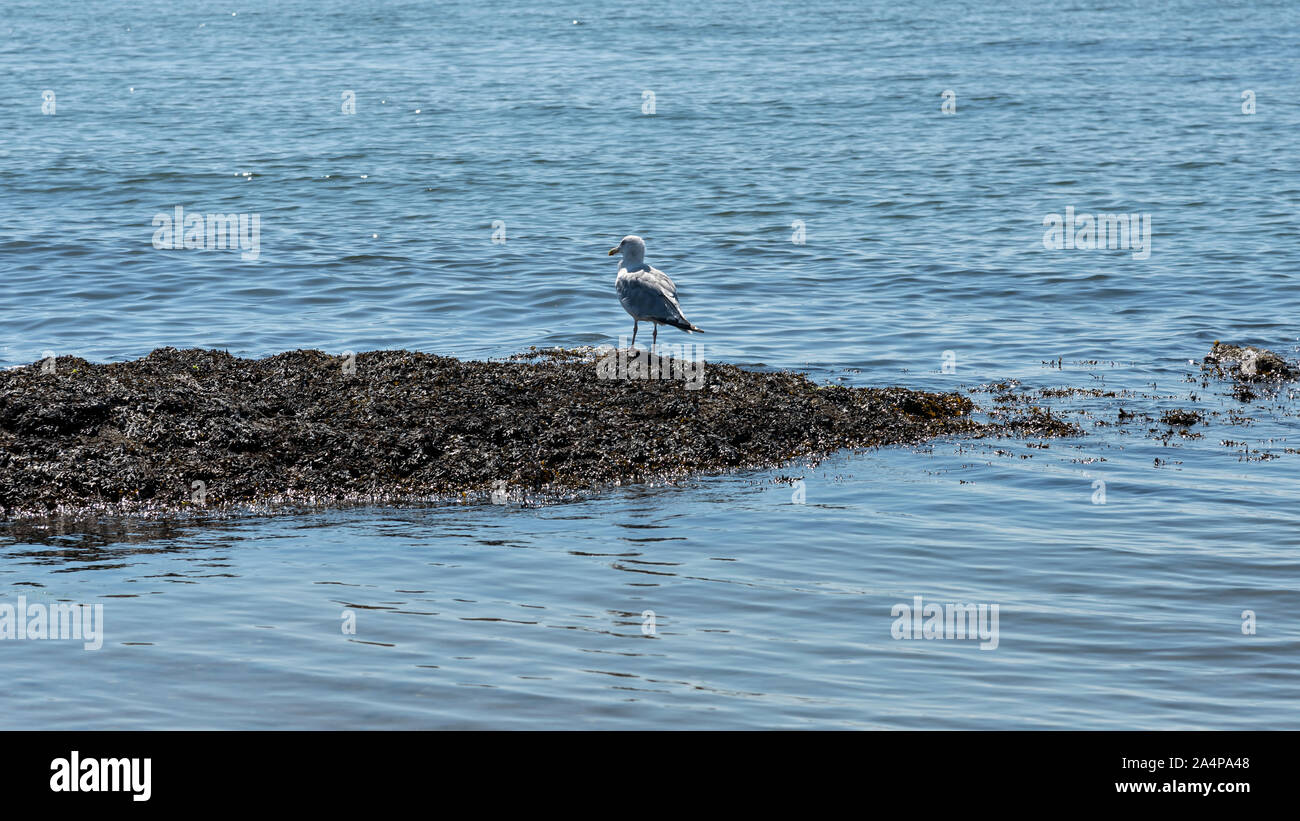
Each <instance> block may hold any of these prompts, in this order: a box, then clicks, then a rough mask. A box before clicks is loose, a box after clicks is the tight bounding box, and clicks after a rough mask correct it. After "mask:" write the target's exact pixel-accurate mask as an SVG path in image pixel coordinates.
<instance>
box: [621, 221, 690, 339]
mask: <svg viewBox="0 0 1300 821" xmlns="http://www.w3.org/2000/svg"><path fill="white" fill-rule="evenodd" d="M615 254H622V255H623V260H622V262H620V263H619V266H618V278H617V279H615V280H614V288H615V290H617V291H618V301H619V302H621V303H623V310H625V311H627V312H628V313H629V314H631V315H632V345H633V347H635V346H636V331H637V326H638V325H639V324H640V323H641V322H653V323H654V324H655V330H654V336H653V337H652V338H651V340H650V352H651V354H653V353H654V349H655V348H654V346H655V343H656V342H658V341H659V326H660V325H672V326H673V327H674V328H681V329H682V330H683V331H686V332H687V333H697V332H699V331H700V329H699V328H697V327H695V326H694V325H692V324H691V323H690V321H689V320H687V319H686V317H684V316H682V306H681V305H679V304H678V303H677V286H676V285H674V284H673V281H672V280H671V279H669V278H668V275H667V274H665V273H664V272H663V271H660V270H659V269H658V268H651V267H650V266H649V265H646V264H645V240H643V239H641V238H640V237H638V236H635V235H628V236H626V237H623V241H622V242H620V243H619V244H618V247H617V248H611V249H609V255H610V256H611V257H612V256H614V255H615Z"/></svg>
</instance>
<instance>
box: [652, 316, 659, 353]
mask: <svg viewBox="0 0 1300 821" xmlns="http://www.w3.org/2000/svg"><path fill="white" fill-rule="evenodd" d="M658 341H659V323H658V322H656V323H655V332H654V336H652V337H650V358H651V359H653V358H654V355H655V343H657V342H658Z"/></svg>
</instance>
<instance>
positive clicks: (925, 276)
mask: <svg viewBox="0 0 1300 821" xmlns="http://www.w3.org/2000/svg"><path fill="white" fill-rule="evenodd" d="M575 21H576V22H575ZM1297 77H1300V7H1297V6H1296V5H1295V4H1293V3H1288V2H1277V3H1248V4H1247V3H1230V2H1216V3H1209V2H1205V1H1204V0H1186V1H1185V2H1174V3H1167V4H1162V5H1161V7H1160V8H1159V9H1154V8H1152V9H1147V8H1145V7H1141V6H1134V5H1132V4H1090V3H1082V4H1065V5H1062V4H1041V3H1030V2H1024V1H1023V0H1008V1H1007V2H1001V3H997V4H979V3H966V2H956V0H937V2H931V3H924V4H917V5H908V6H897V7H895V6H890V7H884V8H871V7H869V6H868V5H867V4H862V3H856V2H834V3H827V4H821V5H819V6H816V7H814V6H806V5H799V4H793V5H791V4H780V3H776V2H771V1H770V0H755V2H746V3H705V2H672V1H671V0H670V2H665V3H655V4H649V5H645V6H636V7H622V6H618V7H610V6H607V5H603V4H595V3H586V2H582V3H573V4H569V5H566V6H562V7H556V6H553V5H551V4H530V3H525V4H506V5H501V4H483V3H478V2H453V3H439V4H425V3H416V2H405V3H355V2H348V3H343V2H337V1H336V0H313V2H310V3H307V2H287V3H274V4H271V3H248V2H240V3H236V4H231V5H229V6H228V7H227V6H213V5H212V4H210V3H199V2H190V1H189V0H168V2H166V3H162V2H144V3H136V4H131V7H130V8H127V7H123V6H122V5H121V4H117V3H107V2H85V0H79V2H75V3H74V2H68V1H67V0H57V1H56V0H40V2H35V1H34V0H33V1H31V2H28V1H27V0H19V2H10V3H8V4H6V7H5V14H4V16H3V19H0V100H3V102H4V105H3V108H2V110H3V113H2V114H0V126H3V127H2V128H0V179H2V180H3V186H4V195H3V208H2V210H0V216H2V217H3V219H0V283H3V285H2V286H0V366H4V367H13V366H17V365H24V364H28V363H32V362H34V361H36V360H38V359H41V358H42V357H43V356H45V355H46V352H47V351H52V352H55V353H57V354H58V355H61V356H62V355H77V356H82V357H85V358H87V359H90V360H93V361H101V362H102V361H122V360H129V359H134V358H137V357H139V356H142V355H145V354H147V353H148V352H149V351H150V350H152V349H154V348H156V347H161V346H166V345H171V346H175V347H180V348H183V347H195V346H198V347H209V348H223V349H229V350H230V352H231V353H233V354H236V355H239V356H246V357H261V356H266V355H269V354H273V353H276V352H279V351H283V350H289V349H296V348H320V349H323V350H326V351H329V352H331V353H335V354H338V353H341V352H343V351H347V350H352V351H365V350H373V349H383V348H407V349H412V350H421V351H428V352H433V353H438V354H454V355H456V356H460V357H467V358H500V357H506V356H509V355H511V354H514V353H517V352H519V351H522V350H525V349H527V348H528V347H529V346H534V345H535V346H539V347H547V346H557V345H558V346H565V347H575V346H590V345H600V344H617V343H618V338H619V336H620V335H629V334H630V333H631V327H630V324H631V323H630V322H629V321H628V317H627V316H626V314H624V312H623V311H622V309H621V308H620V307H619V305H618V303H617V300H616V298H615V296H614V292H613V278H614V272H615V270H616V263H615V262H614V260H613V259H611V258H609V257H607V256H606V254H605V252H606V251H607V250H608V249H609V248H610V247H611V246H613V245H615V244H617V242H618V240H619V238H620V237H622V236H623V235H624V234H628V233H638V234H641V235H643V236H645V237H646V239H647V243H648V246H649V252H648V255H647V258H648V261H649V262H650V263H651V264H653V265H655V266H657V267H659V268H662V269H663V270H665V271H667V272H668V273H669V274H671V275H672V276H673V277H674V278H675V279H676V281H677V284H678V287H679V296H680V297H681V301H682V306H683V309H684V311H685V313H686V315H687V316H688V317H689V318H690V320H691V321H692V322H694V323H696V324H697V325H699V326H700V327H701V328H704V329H705V331H706V333H705V334H704V335H702V336H700V337H694V338H692V341H697V342H699V344H700V345H701V348H702V350H703V353H704V355H705V358H706V359H708V360H710V361H723V362H733V363H739V364H744V365H750V366H763V367H773V368H792V369H798V370H801V371H804V372H806V373H808V374H809V375H810V376H811V377H812V378H814V379H816V380H818V381H837V382H842V383H843V384H849V385H862V386H869V385H893V384H900V385H906V386H909V387H916V388H926V389H944V390H967V389H970V388H974V387H976V386H979V385H981V384H984V383H989V382H993V381H1002V380H1020V383H1021V385H1020V389H1026V390H1036V389H1038V388H1043V387H1053V388H1056V387H1077V388H1083V389H1089V390H1091V389H1101V390H1104V391H1114V392H1116V393H1117V396H1116V397H1114V398H1090V397H1083V396H1075V397H1065V398H1062V399H1059V400H1053V406H1054V407H1055V408H1059V410H1060V412H1061V413H1062V414H1067V415H1068V416H1069V418H1071V419H1072V420H1073V421H1075V422H1076V423H1078V424H1080V425H1081V426H1082V427H1083V429H1084V430H1085V431H1086V432H1087V435H1084V436H1081V437H1078V438H1072V439H1066V440H1054V441H1051V442H1050V443H1047V444H1049V445H1050V446H1049V447H1037V445H1039V444H1040V443H1038V442H1035V441H1031V442H1024V441H1014V440H992V441H985V442H969V441H967V442H961V441H940V442H936V443H933V444H932V445H928V446H924V447H918V448H885V449H880V450H874V451H867V452H862V453H841V454H837V455H835V456H833V457H831V458H830V459H828V460H826V461H824V462H821V463H820V464H817V465H813V466H807V465H793V466H788V467H785V468H783V469H781V470H776V471H766V472H752V473H738V474H731V475H726V476H720V477H700V478H699V479H697V480H694V481H690V482H685V483H682V484H678V485H675V486H670V487H625V488H621V489H616V490H612V491H610V492H607V493H604V494H601V495H599V496H598V497H596V498H593V499H590V500H587V501H581V502H572V503H566V504H558V505H549V506H542V507H520V506H517V505H493V504H475V505H445V506H432V507H427V508H405V509H351V510H332V511H320V512H316V513H311V514H301V515H298V514H295V515H280V516H270V517H259V518H237V519H230V520H223V521H218V522H214V523H209V524H202V523H192V522H191V523H179V524H175V525H172V526H170V527H151V526H144V525H140V524H131V523H108V524H106V525H105V526H104V527H103V528H101V529H98V530H93V531H87V529H85V528H68V527H67V526H60V525H58V524H54V525H50V526H48V527H47V528H45V529H39V528H38V529H31V528H24V529H14V530H9V531H0V604H4V603H10V604H13V603H15V602H16V601H17V598H18V597H19V596H25V597H26V598H27V600H28V601H38V602H51V601H58V600H62V601H68V602H78V603H100V604H103V605H104V611H103V612H104V620H105V621H104V629H105V641H104V646H103V647H102V648H101V649H99V650H95V651H89V650H84V649H82V645H81V643H79V642H72V641H36V640H28V641H0V676H2V677H3V679H4V681H5V682H6V687H4V688H3V690H0V727H5V728H48V727H60V728H209V727H210V728H231V727H248V728H280V727H283V728H422V727H466V728H469V727H474V728H483V727H497V728H512V729H513V728H519V729H523V728H563V727H597V728H637V727H664V728H686V727H708V728H757V727H825V728H843V727H848V728H852V727H861V728H1048V727H1066V728H1070V727H1077V728H1137V729H1140V728H1290V729H1297V728H1300V709H1298V708H1297V701H1296V699H1295V692H1296V690H1297V686H1300V654H1297V650H1298V649H1300V622H1297V620H1296V617H1295V614H1296V610H1297V608H1296V603H1297V601H1298V599H1297V595H1298V594H1300V527H1297V526H1298V525H1300V512H1298V511H1297V506H1296V501H1297V498H1298V493H1297V489H1298V488H1300V485H1298V484H1297V480H1300V455H1297V454H1295V453H1289V452H1287V449H1288V448H1292V449H1294V448H1297V447H1300V438H1297V436H1296V417H1295V413H1296V407H1295V401H1294V397H1292V396H1290V395H1289V394H1288V392H1286V391H1283V393H1282V394H1281V395H1280V396H1278V397H1275V398H1269V397H1263V398H1261V399H1259V400H1256V401H1254V402H1250V403H1243V402H1241V401H1238V400H1237V399H1234V398H1233V397H1232V396H1231V393H1230V390H1229V388H1228V387H1227V386H1225V385H1222V384H1219V383H1215V382H1210V383H1208V385H1202V383H1201V382H1200V380H1199V378H1198V377H1197V376H1196V368H1195V367H1193V366H1192V365H1190V364H1189V360H1193V359H1195V360H1199V359H1200V358H1201V357H1202V356H1203V355H1204V354H1205V353H1206V352H1207V351H1208V350H1209V348H1210V345H1211V343H1212V342H1213V341H1214V340H1215V339H1222V340H1225V341H1231V342H1236V343H1241V344H1256V345H1262V346H1266V347H1269V348H1271V349H1273V350H1276V351H1278V352H1280V353H1284V354H1286V355H1290V356H1294V355H1295V352H1296V349H1297V343H1298V342H1300V328H1297V325H1296V322H1295V317H1296V316H1297V313H1298V310H1300V290H1298V289H1297V287H1296V285H1297V271H1298V270H1300V239H1297V227H1298V226H1297V221H1296V219H1297V218H1296V206H1297V203H1298V202H1300V175H1297V173H1296V171H1295V158H1296V157H1297V155H1298V154H1300V104H1298V103H1297V100H1300V81H1298V80H1297ZM46 90H49V91H52V92H54V110H53V112H52V113H50V114H43V113H42V93H43V92H44V91H46ZM947 90H951V91H953V92H954V94H955V103H956V112H955V113H953V114H945V113H944V112H943V111H942V109H941V106H942V105H943V103H944V99H945V98H944V96H943V92H945V91H947ZM1247 90H1249V91H1251V92H1253V98H1252V99H1253V102H1254V105H1255V107H1256V108H1255V112H1254V113H1253V114H1247V113H1244V111H1243V106H1245V105H1247V102H1248V100H1247V99H1246V98H1245V97H1243V92H1245V91H1247ZM344 92H352V93H353V97H352V99H353V100H354V101H355V113H354V114H345V113H343V110H342V109H343V105H344V104H345V102H346V101H347V98H345V96H344ZM646 92H651V93H652V94H653V103H654V107H653V113H647V111H648V104H649V101H650V100H651V97H650V96H649V95H647V94H646ZM643 106H646V110H643ZM176 206H182V207H184V208H185V209H186V210H187V211H191V212H196V213H242V214H246V215H251V214H258V215H260V221H261V222H260V247H259V254H258V258H257V259H256V260H250V261H246V260H243V259H241V256H240V253H239V251H237V250H236V251H232V250H219V249H218V250H158V249H155V248H154V247H153V244H152V241H151V240H152V238H153V236H154V231H155V228H154V226H153V224H152V220H153V218H154V215H155V214H159V213H165V214H171V213H173V209H174V208H175V207H176ZM1067 206H1068V207H1073V208H1074V209H1075V210H1076V211H1077V212H1079V213H1113V212H1124V213H1143V214H1150V215H1151V220H1152V226H1153V232H1154V235H1153V237H1152V238H1151V245H1150V255H1149V257H1148V258H1145V259H1139V258H1135V254H1134V253H1131V252H1130V251H1126V250H1082V249H1073V250H1071V249H1065V250H1060V251H1056V250H1048V249H1045V248H1044V245H1043V234H1044V230H1045V229H1044V227H1043V219H1044V217H1045V216H1046V215H1049V214H1063V213H1064V212H1065V209H1066V207H1067ZM796 221H802V225H803V226H804V229H803V230H804V239H805V242H804V243H803V244H800V243H797V242H795V241H793V240H794V239H795V238H796V237H795V236H794V235H795V233H796V228H795V227H794V223H795V222H796ZM494 232H495V235H496V238H497V240H498V241H497V242H494V241H493V238H494ZM502 237H504V241H500V240H501V239H502ZM644 330H648V329H644ZM684 340H685V337H683V336H681V335H680V334H678V333H677V332H676V331H671V330H666V331H665V334H664V336H663V337H662V338H661V341H670V342H680V341H684ZM638 341H639V342H640V341H641V340H638ZM945 352H951V354H950V355H949V356H948V358H947V360H945ZM1058 358H1059V362H1060V364H1059V367H1058ZM945 361H947V362H950V363H951V364H952V365H953V367H952V368H950V370H952V371H953V372H952V373H945V372H944V368H943V365H944V362H945ZM1126 392H1127V393H1126ZM973 398H975V400H976V401H977V402H981V403H983V404H986V405H991V404H992V403H991V401H990V396H989V394H987V393H976V394H973ZM0 401H2V400H0ZM1121 407H1123V408H1124V409H1126V411H1128V412H1136V413H1138V414H1145V415H1149V416H1151V417H1153V418H1154V419H1158V418H1159V416H1160V414H1161V413H1162V412H1163V411H1165V410H1168V409H1172V408H1196V409H1198V410H1200V411H1201V412H1203V413H1206V414H1207V415H1208V419H1209V422H1208V424H1206V425H1200V426H1197V427H1196V428H1195V429H1194V430H1195V432H1198V433H1201V434H1203V435H1202V437H1201V438H1187V437H1182V436H1178V435H1174V436H1172V437H1168V438H1162V436H1163V434H1164V433H1165V431H1166V430H1167V429H1166V428H1165V427H1164V426H1162V425H1160V424H1159V423H1158V422H1156V421H1152V422H1143V421H1138V422H1133V423H1130V424H1128V425H1125V426H1122V427H1117V426H1116V425H1115V424H1114V423H1115V422H1116V417H1117V413H1118V410H1119V408H1121ZM1098 423H1108V424H1098ZM413 424H418V420H413ZM611 435H616V434H615V433H611ZM1274 457H1276V458H1274ZM791 477H802V478H803V480H804V486H803V489H804V499H803V503H798V502H797V501H796V498H795V495H794V493H795V491H794V490H793V489H792V486H791V485H790V484H789V483H788V480H789V479H790V478H791ZM1097 480H1101V481H1102V482H1104V483H1105V485H1104V491H1105V504H1098V503H1094V501H1095V500H1096V499H1097V498H1098V496H1097V490H1096V485H1095V484H1094V483H1095V482H1096V481H1097ZM915 596H922V597H924V600H925V601H926V602H935V603H940V604H944V603H962V602H970V603H981V604H985V605H997V606H998V607H999V608H1000V622H999V625H1000V628H999V630H1000V632H999V638H998V645H997V647H996V649H989V650H982V649H980V647H979V643H978V642H974V641H970V640H960V639H951V640H907V639H896V638H894V637H893V635H892V634H891V629H892V626H893V623H894V618H893V616H892V615H891V610H892V608H894V606H895V605H897V604H900V603H906V604H910V603H911V602H912V601H913V597H915ZM647 610H649V611H653V613H654V623H653V625H651V624H650V623H649V621H648V619H647V617H645V616H643V613H644V612H645V611H647ZM1246 610H1249V611H1252V612H1253V613H1254V614H1255V617H1256V623H1255V628H1256V632H1254V634H1248V633H1247V632H1244V631H1243V622H1244V620H1243V615H1242V614H1243V611H1246ZM352 618H355V623H354V627H355V632H354V633H349V632H345V630H344V626H345V624H346V623H347V622H348V621H349V620H350V619H352ZM652 626H653V630H651V627H652Z"/></svg>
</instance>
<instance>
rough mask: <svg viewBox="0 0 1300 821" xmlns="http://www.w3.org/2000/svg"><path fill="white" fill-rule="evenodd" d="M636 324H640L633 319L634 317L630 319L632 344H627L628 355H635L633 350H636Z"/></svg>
mask: <svg viewBox="0 0 1300 821" xmlns="http://www.w3.org/2000/svg"><path fill="white" fill-rule="evenodd" d="M638 324H640V323H638V322H637V320H635V319H633V320H632V344H631V345H629V346H628V355H629V356H635V355H636V354H635V351H636V329H637V325H638Z"/></svg>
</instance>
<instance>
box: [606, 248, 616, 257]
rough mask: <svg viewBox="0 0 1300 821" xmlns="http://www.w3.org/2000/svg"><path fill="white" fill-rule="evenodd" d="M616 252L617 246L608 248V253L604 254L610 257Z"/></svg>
mask: <svg viewBox="0 0 1300 821" xmlns="http://www.w3.org/2000/svg"><path fill="white" fill-rule="evenodd" d="M617 253H618V248H610V249H609V253H608V254H606V255H605V256H607V257H612V256H614V255H615V254H617Z"/></svg>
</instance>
